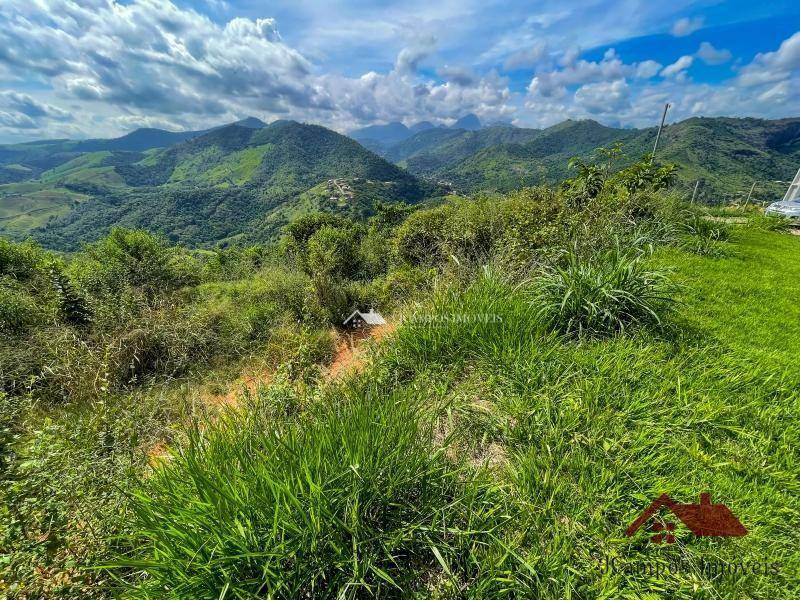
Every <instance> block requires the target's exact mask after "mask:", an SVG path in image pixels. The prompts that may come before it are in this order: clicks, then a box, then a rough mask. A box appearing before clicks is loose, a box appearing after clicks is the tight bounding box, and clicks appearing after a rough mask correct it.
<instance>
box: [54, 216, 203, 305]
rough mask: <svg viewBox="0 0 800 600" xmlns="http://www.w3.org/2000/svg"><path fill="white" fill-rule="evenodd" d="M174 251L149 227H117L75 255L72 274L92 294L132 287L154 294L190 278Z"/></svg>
mask: <svg viewBox="0 0 800 600" xmlns="http://www.w3.org/2000/svg"><path fill="white" fill-rule="evenodd" d="M174 255H175V249H172V248H170V247H168V246H167V245H166V242H165V241H164V240H162V239H160V238H158V237H156V236H154V235H152V234H150V233H147V232H146V231H143V230H128V229H121V228H115V229H113V230H112V231H111V233H110V234H109V235H108V236H107V237H105V238H103V239H102V240H100V241H99V242H95V243H94V244H92V245H90V246H87V248H86V250H85V252H83V253H82V254H79V255H78V256H77V257H76V259H75V260H74V261H73V262H72V263H71V264H70V269H69V275H70V278H71V279H72V280H73V281H75V282H76V283H77V285H78V287H79V288H81V289H82V290H84V291H86V292H87V293H89V294H90V295H92V296H96V297H101V298H102V297H104V296H109V295H110V296H114V295H116V294H119V293H120V292H121V291H122V290H124V289H125V288H127V287H132V288H136V289H141V290H142V291H143V292H144V293H145V294H146V295H147V297H149V298H152V297H155V296H156V295H158V294H163V293H164V292H166V291H170V290H174V289H176V288H178V287H181V286H182V285H185V284H186V283H189V282H191V281H188V282H187V281H186V277H187V269H186V268H185V265H184V264H173V263H172V260H173V257H174ZM188 276H189V278H190V279H191V277H192V276H191V275H188Z"/></svg>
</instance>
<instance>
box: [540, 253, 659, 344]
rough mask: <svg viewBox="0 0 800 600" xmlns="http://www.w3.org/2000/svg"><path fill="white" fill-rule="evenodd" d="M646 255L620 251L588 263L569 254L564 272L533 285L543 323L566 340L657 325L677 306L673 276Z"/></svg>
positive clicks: (551, 270)
mask: <svg viewBox="0 0 800 600" xmlns="http://www.w3.org/2000/svg"><path fill="white" fill-rule="evenodd" d="M645 258H646V256H645V254H643V253H630V252H624V251H623V250H621V249H620V247H619V246H616V247H615V248H613V249H611V250H607V251H605V252H602V253H600V254H597V255H594V256H590V257H588V258H587V257H583V256H581V255H580V254H579V253H578V252H577V251H572V252H569V253H567V255H566V257H565V261H564V264H563V266H560V267H555V268H548V269H547V270H546V271H545V272H544V274H543V275H541V276H540V277H538V278H537V279H536V280H535V282H534V287H533V295H534V298H535V305H536V306H537V307H538V309H537V310H538V315H539V317H540V318H541V319H542V320H543V321H544V322H545V323H547V324H548V325H549V326H550V327H552V328H553V329H555V330H556V331H558V332H560V333H564V334H567V335H576V336H581V335H609V334H613V333H617V332H621V331H624V330H625V329H627V328H629V327H631V326H633V325H653V324H655V325H658V324H660V323H661V318H660V316H659V314H660V313H661V312H663V311H664V310H665V309H667V308H668V307H669V305H670V304H671V303H672V302H673V300H672V298H671V293H672V292H673V290H674V287H673V286H672V285H671V284H670V281H669V279H668V274H667V273H666V272H665V271H663V270H658V269H653V268H650V267H649V266H648V265H647V263H646V260H645Z"/></svg>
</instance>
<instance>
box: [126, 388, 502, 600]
mask: <svg viewBox="0 0 800 600" xmlns="http://www.w3.org/2000/svg"><path fill="white" fill-rule="evenodd" d="M342 392H343V393H345V395H346V398H345V399H344V400H343V401H341V402H333V403H331V404H328V403H325V404H323V405H318V406H316V407H315V408H314V409H313V410H312V411H311V414H309V415H306V418H303V419H302V420H301V421H300V422H292V421H284V422H283V423H281V422H279V421H273V420H269V421H265V420H261V419H259V418H258V415H257V414H255V415H254V414H249V415H241V414H235V413H234V414H231V415H229V417H228V420H226V421H224V422H222V423H219V424H217V425H215V426H212V427H210V428H208V429H207V430H205V431H202V432H201V431H200V430H196V431H195V433H194V434H193V436H192V438H191V442H190V444H189V445H188V447H187V448H186V449H185V451H183V452H182V453H181V454H180V455H179V456H176V457H175V458H174V460H172V461H171V463H170V464H169V466H167V467H166V468H165V469H164V470H163V471H162V472H159V473H158V474H157V475H156V476H155V477H154V478H153V480H152V481H151V482H149V483H148V485H147V486H146V493H142V494H139V495H137V496H136V497H135V498H134V502H133V508H134V512H135V515H136V520H135V526H136V529H137V532H138V540H139V542H138V547H139V548H140V549H142V550H144V556H143V557H138V558H134V557H132V559H131V560H130V562H129V563H128V565H129V566H133V567H137V568H141V569H142V570H143V571H144V573H145V579H144V580H143V585H142V587H141V588H139V589H138V590H136V591H135V592H136V593H135V594H134V595H141V596H146V597H179V598H188V597H191V598H211V597H214V598H217V597H231V598H234V597H235V598H250V597H259V596H266V597H282V598H297V597H311V596H314V597H317V596H333V595H336V596H340V597H342V596H343V597H364V596H368V595H374V596H383V595H397V594H399V593H401V591H403V590H410V589H414V588H418V587H420V586H423V585H424V580H425V574H426V573H429V572H430V573H444V574H445V576H444V579H445V580H447V579H449V578H451V577H453V576H454V572H457V571H459V570H460V568H461V565H462V563H463V562H464V560H465V557H467V556H468V555H469V552H468V550H467V548H468V547H469V546H470V545H471V544H473V543H475V542H476V541H477V540H479V539H480V537H481V536H485V535H486V533H487V532H486V531H485V530H484V529H483V528H484V527H485V525H486V523H485V521H486V520H487V519H486V515H487V514H490V513H491V512H492V504H491V503H490V501H489V498H488V496H487V493H488V490H487V489H483V488H481V486H480V485H478V484H477V483H475V481H473V480H472V479H471V477H472V476H470V475H468V474H467V473H466V472H464V471H462V470H461V469H460V468H459V467H458V465H454V464H453V463H452V462H451V461H449V460H447V459H446V458H445V455H444V453H445V449H444V448H443V447H434V445H433V443H432V442H433V435H434V431H433V421H432V420H431V419H430V415H428V416H426V411H425V408H424V406H423V405H421V404H420V403H419V401H418V400H417V399H415V398H414V397H413V396H409V395H408V394H406V393H403V392H394V393H392V392H390V393H382V392H381V391H380V390H379V389H377V388H376V387H372V388H371V389H360V390H352V389H351V390H342ZM352 394H355V395H352ZM256 412H258V411H256Z"/></svg>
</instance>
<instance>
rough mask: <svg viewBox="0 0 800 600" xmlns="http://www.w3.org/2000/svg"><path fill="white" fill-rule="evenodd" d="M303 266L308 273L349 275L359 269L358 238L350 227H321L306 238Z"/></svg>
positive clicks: (330, 275) (332, 275) (335, 275)
mask: <svg viewBox="0 0 800 600" xmlns="http://www.w3.org/2000/svg"><path fill="white" fill-rule="evenodd" d="M304 262H305V266H306V270H307V272H308V273H309V274H312V275H321V276H327V277H345V278H347V277H351V276H353V275H354V274H355V273H356V272H357V271H358V269H359V256H358V239H357V236H356V233H355V231H354V230H353V229H352V228H348V229H335V228H333V227H331V226H329V225H326V226H324V227H321V228H320V229H319V230H317V232H316V233H314V235H312V236H311V237H310V238H308V242H307V248H306V256H305V261H304Z"/></svg>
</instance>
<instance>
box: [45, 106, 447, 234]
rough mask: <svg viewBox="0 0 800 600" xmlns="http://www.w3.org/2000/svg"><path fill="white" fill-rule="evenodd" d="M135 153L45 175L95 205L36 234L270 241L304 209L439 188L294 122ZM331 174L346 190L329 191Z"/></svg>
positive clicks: (360, 213) (367, 204)
mask: <svg viewBox="0 0 800 600" xmlns="http://www.w3.org/2000/svg"><path fill="white" fill-rule="evenodd" d="M118 155H119V153H115V154H113V155H111V156H118ZM128 155H130V153H128ZM138 158H139V160H137V161H136V162H131V161H122V160H119V161H118V164H116V165H114V166H113V167H112V168H110V169H109V168H108V167H107V166H98V165H106V164H107V161H108V160H109V156H106V155H105V154H104V153H92V154H87V155H84V156H82V157H80V158H79V159H76V160H73V161H71V162H70V163H67V164H65V165H62V166H61V167H60V170H54V171H52V172H48V173H47V174H46V175H45V176H46V177H48V178H49V179H48V180H51V179H52V180H53V181H56V180H58V181H64V180H66V181H67V183H66V184H64V185H68V186H69V188H70V189H73V190H76V191H81V192H86V193H89V194H90V195H92V202H87V203H83V204H81V205H80V206H77V207H76V208H75V210H73V211H71V212H69V213H68V214H66V215H64V216H62V218H60V219H58V220H56V221H52V222H49V223H47V224H46V225H45V226H44V227H42V228H40V229H38V230H35V231H33V236H34V237H35V238H36V239H38V240H40V241H41V242H42V243H43V244H45V245H47V246H49V247H53V248H59V249H65V250H72V249H76V248H77V247H78V246H79V244H80V243H82V242H86V241H91V240H94V239H97V238H98V237H100V236H102V235H104V234H105V233H106V232H107V231H108V230H109V229H110V228H111V227H113V226H114V225H123V226H126V227H146V228H148V229H149V230H151V231H156V232H159V233H162V234H164V235H166V236H167V237H169V239H171V240H172V241H175V242H181V243H184V244H188V245H210V244H215V243H218V242H226V241H227V242H230V241H233V240H268V239H272V238H274V236H275V235H276V234H277V233H278V232H279V231H280V229H281V227H282V226H283V225H285V224H286V223H287V222H288V221H289V220H290V219H291V218H293V217H296V216H298V215H300V214H303V213H305V212H309V211H313V210H317V209H321V208H324V209H327V210H330V211H332V212H336V213H340V214H344V215H348V216H352V217H364V216H367V215H369V214H371V212H372V210H373V208H374V205H375V203H376V202H378V201H389V202H396V201H404V202H408V203H414V202H419V201H420V200H422V199H423V198H424V197H426V196H428V195H432V194H434V193H435V188H434V187H433V186H431V185H429V184H424V183H421V182H420V181H419V180H417V179H416V178H415V177H413V176H412V175H410V174H409V173H407V172H406V171H404V170H403V169H401V168H399V167H397V166H395V165H393V164H391V163H389V162H387V161H386V160H384V159H382V158H380V157H378V156H376V155H375V154H372V153H371V152H369V151H368V150H366V149H364V148H363V147H362V146H361V145H359V144H358V143H357V142H355V141H353V140H351V139H349V138H347V137H345V136H342V135H339V134H337V133H335V132H333V131H331V130H329V129H326V128H324V127H320V126H316V125H304V124H300V123H296V122H294V121H277V122H275V123H272V124H271V125H269V126H265V127H263V128H254V127H248V126H242V125H237V124H233V125H229V126H226V127H222V128H218V129H215V130H212V131H210V132H208V133H206V134H204V135H202V136H199V137H196V138H194V139H191V140H188V141H186V142H183V143H181V144H177V145H175V146H171V147H170V148H167V149H163V150H158V151H152V152H149V153H147V154H146V155H138ZM73 167H74V168H73ZM59 178H60V179H59ZM332 180H340V181H341V182H342V185H344V187H345V188H346V189H347V190H348V191H346V192H345V191H342V190H340V189H339V187H341V186H338V187H337V186H334V187H335V188H336V189H330V190H328V189H327V188H325V186H328V187H330V186H332V185H333V184H330V183H327V182H329V181H332ZM323 184H324V186H323V188H319V187H318V186H320V185H323ZM314 190H316V191H314ZM331 198H334V199H333V200H331Z"/></svg>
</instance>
